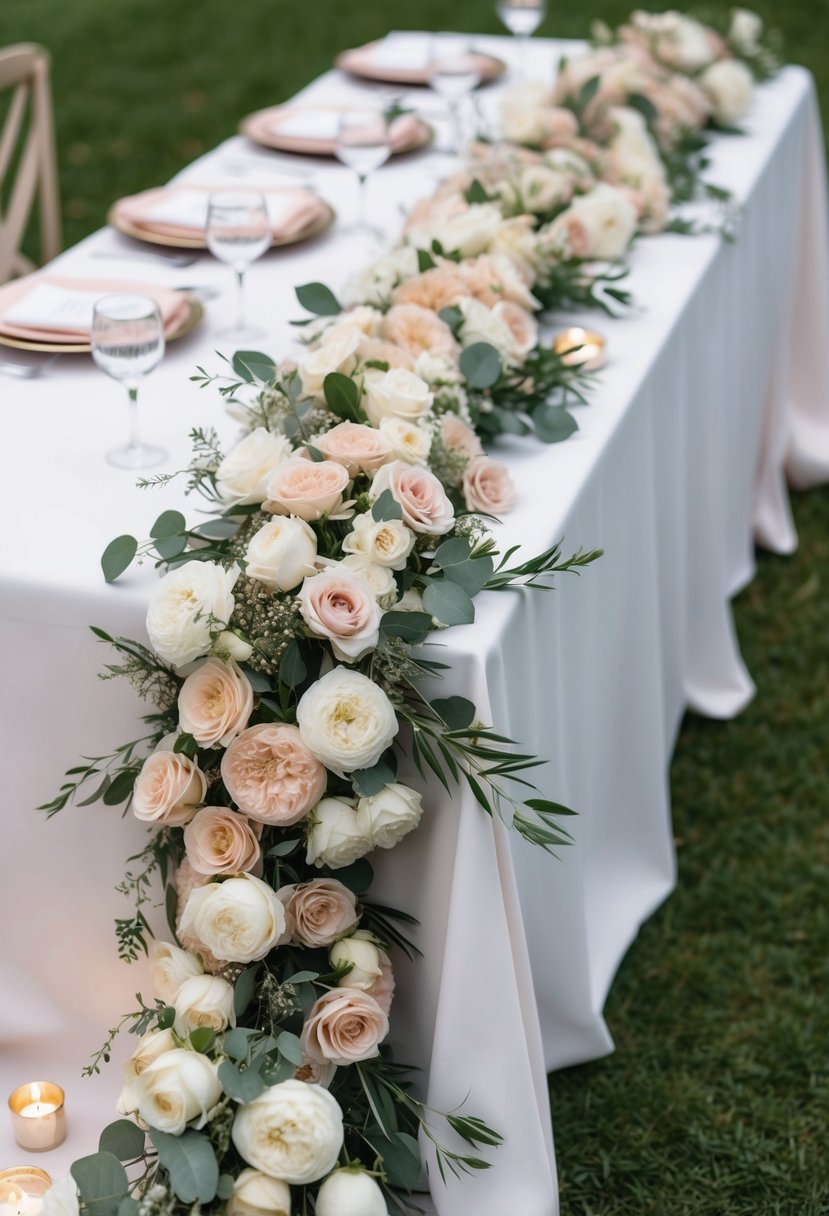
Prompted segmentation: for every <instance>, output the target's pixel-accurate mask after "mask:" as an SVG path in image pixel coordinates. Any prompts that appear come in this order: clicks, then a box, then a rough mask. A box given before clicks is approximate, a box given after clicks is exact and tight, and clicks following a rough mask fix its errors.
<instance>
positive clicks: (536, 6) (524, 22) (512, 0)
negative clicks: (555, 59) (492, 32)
mask: <svg viewBox="0 0 829 1216" xmlns="http://www.w3.org/2000/svg"><path fill="white" fill-rule="evenodd" d="M495 7H496V11H497V13H498V16H499V17H500V19H501V21H502V23H503V24H504V25H505V26H506V27H507V29H508V30H509V32H510V33H511V34H513V35H515V37H516V38H518V39H519V40H520V43H519V45H520V51H519V57H520V62H521V72H522V74H523V75H525V76H526V74H527V65H528V55H529V46H530V38H531V37H532V35H533V34H534V33H535V31H536V30H537V29H538V27H539V26H540V25H541V22H542V21H543V20H544V17H545V16H546V13H547V0H498V3H497V4H496V6H495Z"/></svg>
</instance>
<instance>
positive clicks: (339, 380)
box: [322, 372, 363, 422]
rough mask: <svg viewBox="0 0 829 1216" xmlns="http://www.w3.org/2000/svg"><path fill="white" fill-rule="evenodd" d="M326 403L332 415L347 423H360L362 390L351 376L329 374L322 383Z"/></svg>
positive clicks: (338, 373)
mask: <svg viewBox="0 0 829 1216" xmlns="http://www.w3.org/2000/svg"><path fill="white" fill-rule="evenodd" d="M322 388H323V392H324V393H325V401H326V404H327V406H328V408H329V409H330V411H331V413H332V414H336V415H337V417H338V418H343V419H345V421H346V422H360V421H361V420H362V417H363V415H362V413H361V411H360V390H359V388H358V387H357V385H356V384H355V383H354V381H353V380H352V379H351V377H350V376H344V375H343V373H342V372H329V373H328V375H327V376H326V377H325V379H324V380H323V382H322Z"/></svg>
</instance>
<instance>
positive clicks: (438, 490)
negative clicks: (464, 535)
mask: <svg viewBox="0 0 829 1216" xmlns="http://www.w3.org/2000/svg"><path fill="white" fill-rule="evenodd" d="M384 490H390V491H391V494H392V497H393V498H394V499H395V501H396V502H398V503H399V504H400V507H401V509H402V511H403V520H404V522H405V523H407V524H408V525H409V527H410V528H411V529H412V531H413V532H423V533H426V535H428V536H443V534H444V533H445V532H448V531H449V530H450V529H451V527H452V525H453V524H454V522H455V511H454V508H453V507H452V504H451V502H450V501H449V499H448V498H447V497H446V494H445V492H444V489H443V486H442V485H441V484H440V482H439V481H438V479H437V477H435V475H434V474H433V473H430V472H429V470H428V469H421V468H417V467H416V466H413V465H409V464H406V463H405V462H404V461H402V460H395V461H392V463H391V464H384V465H383V467H382V469H380V470H379V471H378V473H377V475H376V476H375V478H374V482H373V484H372V488H371V492H372V496H373V497H374V498H379V497H380V495H381V494H382V493H383V491H384Z"/></svg>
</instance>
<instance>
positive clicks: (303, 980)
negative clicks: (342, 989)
mask: <svg viewBox="0 0 829 1216" xmlns="http://www.w3.org/2000/svg"><path fill="white" fill-rule="evenodd" d="M316 979H319V972H318V971H295V972H294V974H293V975H288V976H286V977H285V979H284V980H283V981H282V982H283V983H284V984H307V983H309V982H310V981H311V980H316Z"/></svg>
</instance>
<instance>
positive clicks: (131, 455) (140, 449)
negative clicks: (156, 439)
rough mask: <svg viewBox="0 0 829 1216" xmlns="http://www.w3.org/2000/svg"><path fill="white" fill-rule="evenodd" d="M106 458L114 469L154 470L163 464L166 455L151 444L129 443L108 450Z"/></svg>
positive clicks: (162, 450)
mask: <svg viewBox="0 0 829 1216" xmlns="http://www.w3.org/2000/svg"><path fill="white" fill-rule="evenodd" d="M106 458H107V461H108V463H109V464H113V465H115V467H116V469H154V468H156V467H157V466H158V465H160V464H163V462H164V461H165V460H166V459H167V453H166V452H165V450H164V448H159V447H156V446H155V445H154V444H151V443H129V444H127V445H126V446H125V447H121V448H110V449H109V451H108V452H107V454H106Z"/></svg>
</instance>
